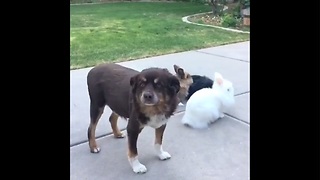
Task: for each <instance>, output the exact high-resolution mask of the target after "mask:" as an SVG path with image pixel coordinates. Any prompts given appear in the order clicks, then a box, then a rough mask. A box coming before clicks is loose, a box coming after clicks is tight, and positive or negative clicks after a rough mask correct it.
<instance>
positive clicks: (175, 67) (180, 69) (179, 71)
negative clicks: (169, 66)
mask: <svg viewBox="0 0 320 180" xmlns="http://www.w3.org/2000/svg"><path fill="white" fill-rule="evenodd" d="M173 68H174V71H175V72H176V73H177V75H178V76H179V77H180V78H181V79H184V70H183V69H182V68H181V67H179V66H177V65H173Z"/></svg>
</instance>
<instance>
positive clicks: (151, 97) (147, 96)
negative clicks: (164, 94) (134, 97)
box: [140, 91, 159, 106]
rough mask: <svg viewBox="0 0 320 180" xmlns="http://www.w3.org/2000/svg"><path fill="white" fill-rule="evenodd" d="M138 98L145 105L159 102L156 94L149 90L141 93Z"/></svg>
mask: <svg viewBox="0 0 320 180" xmlns="http://www.w3.org/2000/svg"><path fill="white" fill-rule="evenodd" d="M140 100H141V102H142V103H143V104H144V105H147V106H153V105H155V104H157V103H158V102H159V98H158V96H157V95H156V94H155V93H153V92H149V91H145V92H143V93H142V94H141V97H140Z"/></svg>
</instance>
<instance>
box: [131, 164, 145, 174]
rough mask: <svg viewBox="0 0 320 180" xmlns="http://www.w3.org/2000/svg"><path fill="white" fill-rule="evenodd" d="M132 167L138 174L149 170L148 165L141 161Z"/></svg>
mask: <svg viewBox="0 0 320 180" xmlns="http://www.w3.org/2000/svg"><path fill="white" fill-rule="evenodd" d="M132 169H133V172H135V173H137V174H139V173H145V172H147V168H146V166H145V165H143V164H141V163H137V164H135V165H134V166H132Z"/></svg>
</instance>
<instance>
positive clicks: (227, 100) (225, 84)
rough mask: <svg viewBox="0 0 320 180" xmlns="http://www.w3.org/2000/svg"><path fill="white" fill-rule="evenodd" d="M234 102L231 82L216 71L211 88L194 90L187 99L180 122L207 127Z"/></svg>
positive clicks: (193, 126)
mask: <svg viewBox="0 0 320 180" xmlns="http://www.w3.org/2000/svg"><path fill="white" fill-rule="evenodd" d="M234 104H235V100H234V88H233V85H232V83H231V82H230V81H229V80H227V79H224V78H223V77H222V75H221V74H220V73H218V72H216V73H215V74H214V83H213V85H212V88H203V89H200V90H198V91H196V92H195V93H194V94H193V95H192V96H191V97H190V99H189V100H188V101H187V104H186V110H185V114H184V116H183V118H182V123H183V124H184V125H188V126H190V127H192V128H197V129H202V128H208V125H209V124H210V123H213V122H214V121H216V120H217V119H219V118H222V117H224V112H225V111H226V110H228V108H231V107H232V106H233V105H234Z"/></svg>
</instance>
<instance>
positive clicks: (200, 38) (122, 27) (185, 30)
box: [70, 2, 249, 69]
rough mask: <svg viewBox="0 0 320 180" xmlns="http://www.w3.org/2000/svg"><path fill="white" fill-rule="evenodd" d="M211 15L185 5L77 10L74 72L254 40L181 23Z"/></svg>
mask: <svg viewBox="0 0 320 180" xmlns="http://www.w3.org/2000/svg"><path fill="white" fill-rule="evenodd" d="M207 11H210V6H206V5H202V4H193V3H183V2H172V3H162V2H154V3H142V2H128V3H126V2H123V3H106V4H92V5H75V6H72V5H71V6H70V61H71V62H70V68H71V69H77V68H83V67H89V66H94V65H96V64H99V63H103V62H120V61H127V60H131V59H137V58H143V57H149V56H156V55H162V54H168V53H174V52H180V51H187V50H192V49H198V48H204V47H212V46H217V45H222V44H227V43H233V42H240V41H246V40H249V35H248V34H241V33H234V32H229V31H225V30H220V29H215V28H210V27H202V26H196V25H191V24H187V23H184V22H182V20H181V18H182V17H183V16H186V15H191V14H195V13H200V12H207ZM195 61H196V59H195Z"/></svg>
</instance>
